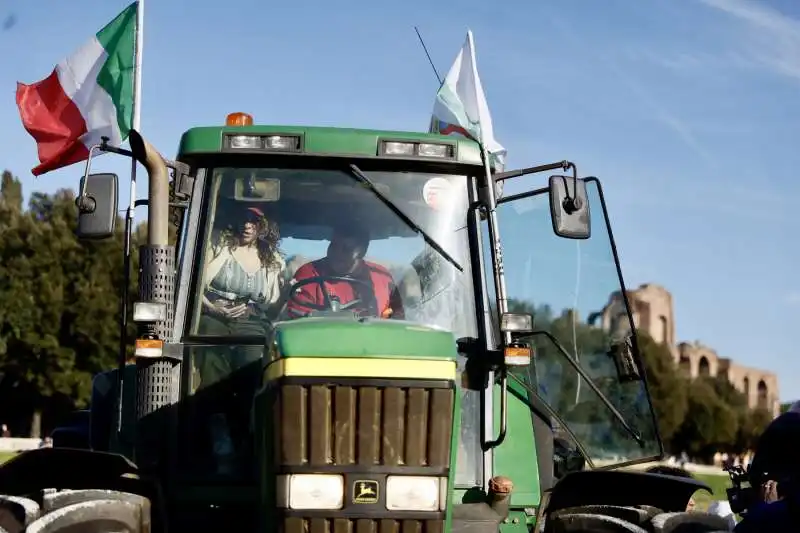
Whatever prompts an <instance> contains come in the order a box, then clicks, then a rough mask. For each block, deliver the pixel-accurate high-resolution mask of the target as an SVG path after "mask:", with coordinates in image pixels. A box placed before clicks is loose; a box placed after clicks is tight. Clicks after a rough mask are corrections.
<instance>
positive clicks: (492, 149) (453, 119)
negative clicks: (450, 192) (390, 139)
mask: <svg viewBox="0 0 800 533" xmlns="http://www.w3.org/2000/svg"><path fill="white" fill-rule="evenodd" d="M429 131H430V132H431V133H440V134H442V135H461V136H463V137H467V138H470V139H473V140H474V141H477V142H479V143H481V144H482V145H483V146H484V148H486V151H487V152H489V155H490V158H491V160H492V162H493V163H494V165H495V170H496V171H498V172H500V171H502V170H503V167H504V166H505V159H506V149H505V148H503V146H502V145H501V144H500V143H499V142H497V140H496V139H495V138H494V130H493V128H492V115H491V114H490V113H489V105H488V104H487V103H486V95H485V94H484V92H483V86H482V85H481V78H480V76H478V65H477V62H476V61H475V43H474V42H473V40H472V31H471V30H467V40H466V42H464V46H463V47H462V48H461V51H459V52H458V56H457V57H456V60H455V61H454V62H453V66H452V67H450V71H449V72H448V73H447V77H446V78H445V80H444V84H443V85H442V87H441V88H440V89H439V92H438V93H436V101H435V102H434V104H433V117H432V119H431V126H430V130H429Z"/></svg>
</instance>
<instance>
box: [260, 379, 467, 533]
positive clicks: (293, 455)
mask: <svg viewBox="0 0 800 533" xmlns="http://www.w3.org/2000/svg"><path fill="white" fill-rule="evenodd" d="M428 385H430V384H427V385H423V386H421V385H420V384H419V383H417V384H414V383H413V382H410V383H404V382H402V381H397V382H392V383H391V385H390V386H375V385H372V384H363V385H362V384H358V383H355V384H330V383H311V384H305V383H291V382H288V383H287V382H283V383H281V384H279V385H277V386H278V387H279V391H278V392H279V394H277V401H276V403H275V410H276V411H275V419H276V420H277V421H278V424H277V429H278V430H277V431H276V432H275V438H276V442H275V448H274V450H275V454H276V456H275V463H276V465H277V466H278V467H279V468H281V467H282V468H287V467H325V466H343V467H347V466H354V467H366V468H373V467H423V468H424V467H428V468H435V469H439V470H441V471H443V472H444V471H446V470H447V469H448V467H449V463H450V438H451V435H452V421H453V402H454V398H455V392H454V389H453V388H444V385H445V384H444V383H442V385H441V386H438V387H437V386H428ZM315 520H317V519H315ZM318 520H322V522H319V524H318V525H316V526H314V524H313V523H309V524H307V526H308V527H309V528H311V527H312V526H313V527H315V528H321V529H318V530H317V529H314V530H313V532H316V531H319V533H323V532H327V531H331V532H332V533H345V532H350V531H353V533H371V532H373V531H374V532H375V533H392V532H394V531H398V532H399V533H411V532H416V531H419V532H422V531H423V530H424V531H426V532H427V531H433V530H430V529H429V528H428V529H426V526H424V523H423V522H420V523H419V524H418V525H411V522H413V521H403V522H402V523H400V522H398V523H397V524H395V525H391V524H389V522H392V521H391V520H389V521H387V523H386V524H385V525H384V524H381V525H380V531H378V530H377V529H374V527H377V526H375V525H370V526H367V525H363V526H359V525H358V524H356V525H355V526H353V525H352V524H351V525H349V526H347V527H349V528H350V529H346V530H345V529H338V528H339V527H345V525H344V522H342V525H340V526H336V524H333V525H330V524H328V525H325V524H327V522H325V521H324V519H318ZM345 522H347V521H346V520H345ZM406 522H408V524H406ZM347 523H349V522H347ZM366 523H370V524H371V523H372V522H370V521H369V520H368V521H367V522H365V524H366ZM415 523H416V522H415ZM398 524H400V525H398ZM390 525H391V527H390ZM334 526H335V527H334ZM401 526H402V527H401ZM292 527H294V526H292ZM304 527H305V526H304ZM367 527H369V528H373V529H360V528H367ZM286 528H287V532H288V531H290V529H289V526H288V525H287V526H286ZM325 528H328V529H325ZM354 528H355V529H354ZM384 528H388V529H384ZM392 528H393V529H392ZM398 528H400V529H398ZM408 528H410V529H408ZM291 531H295V530H294V529H291ZM308 531H309V532H311V533H313V532H312V530H311V529H309V530H308Z"/></svg>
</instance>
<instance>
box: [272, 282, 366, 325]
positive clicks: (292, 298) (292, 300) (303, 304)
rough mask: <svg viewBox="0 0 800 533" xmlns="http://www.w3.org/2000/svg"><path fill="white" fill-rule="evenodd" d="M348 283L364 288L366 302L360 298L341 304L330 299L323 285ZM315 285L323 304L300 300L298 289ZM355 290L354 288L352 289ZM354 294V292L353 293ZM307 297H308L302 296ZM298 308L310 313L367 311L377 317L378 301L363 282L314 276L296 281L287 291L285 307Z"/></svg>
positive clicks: (362, 293)
mask: <svg viewBox="0 0 800 533" xmlns="http://www.w3.org/2000/svg"><path fill="white" fill-rule="evenodd" d="M326 282H329V283H342V282H344V283H349V284H350V285H360V286H361V287H363V288H364V290H363V291H361V295H362V296H364V295H366V296H367V298H366V299H367V301H366V302H363V301H362V298H354V299H353V300H350V301H349V302H346V303H341V302H339V301H338V300H336V299H335V298H332V297H331V295H330V294H329V293H328V291H327V290H326V287H325V283H326ZM312 284H313V285H317V286H318V287H319V288H320V290H321V292H322V298H323V302H322V303H319V302H316V301H311V300H308V299H305V298H304V299H300V298H298V296H300V294H301V292H300V289H301V288H302V287H305V286H306V285H312ZM354 289H355V287H354ZM354 292H355V291H354ZM303 296H306V298H307V296H308V295H303ZM291 304H294V306H296V307H299V308H300V309H307V310H311V311H334V312H335V311H350V310H356V309H360V310H361V313H363V312H365V311H368V312H371V313H373V314H374V316H379V313H378V301H377V299H376V298H375V294H374V293H373V290H372V286H371V285H370V284H369V283H366V282H364V281H361V280H358V279H355V278H351V277H347V276H314V277H310V278H304V279H301V280H298V281H296V282H295V283H294V284H293V285H292V286H291V287H290V289H289V297H288V298H287V301H286V307H289V309H290V310H291V308H292V305H291Z"/></svg>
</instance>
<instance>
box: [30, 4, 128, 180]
mask: <svg viewBox="0 0 800 533" xmlns="http://www.w3.org/2000/svg"><path fill="white" fill-rule="evenodd" d="M138 8H139V2H138V1H137V2H134V3H132V4H131V5H129V6H128V7H127V8H126V9H125V10H124V11H122V13H120V14H119V15H117V17H116V18H115V19H114V20H112V21H111V22H109V23H108V24H107V25H106V26H105V27H103V29H101V30H100V31H98V32H97V34H95V36H94V37H92V38H91V39H90V40H89V41H88V42H86V43H85V44H84V45H83V46H82V47H80V48H79V49H78V50H77V51H76V52H75V53H73V54H72V55H71V56H69V57H67V58H66V59H63V60H62V61H61V62H59V63H58V65H56V67H55V69H54V70H53V72H52V73H51V74H50V75H49V76H48V77H46V78H45V79H43V80H41V81H38V82H36V83H33V84H31V85H25V84H23V83H17V107H18V108H19V114H20V118H21V119H22V124H23V126H25V129H26V130H27V131H28V133H30V135H31V136H32V137H33V138H34V140H35V141H36V144H37V149H38V152H39V163H40V164H39V165H38V166H36V167H35V168H34V169H33V170H32V171H31V172H32V173H33V175H34V176H39V175H41V174H44V173H46V172H50V171H51V170H56V169H59V168H62V167H65V166H68V165H71V164H73V163H77V162H79V161H85V160H86V159H87V158H88V157H89V149H90V148H91V147H92V146H94V145H96V144H99V143H100V142H101V138H102V137H108V139H109V143H110V144H112V145H114V146H118V145H120V144H121V143H122V141H124V140H125V139H127V138H128V133H129V132H130V130H131V127H132V124H133V116H134V76H135V61H134V53H135V44H136V31H137V27H136V24H137V23H136V15H137V9H138Z"/></svg>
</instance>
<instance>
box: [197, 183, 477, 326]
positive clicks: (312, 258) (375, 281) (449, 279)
mask: <svg viewBox="0 0 800 533" xmlns="http://www.w3.org/2000/svg"><path fill="white" fill-rule="evenodd" d="M356 170H357V171H358V172H359V173H363V176H364V177H366V178H368V181H369V183H368V184H367V183H365V182H364V181H363V180H361V179H360V178H359V176H357V175H354V173H353V171H352V170H351V169H350V168H349V167H346V168H345V169H343V170H330V169H325V170H321V169H285V168H284V169H279V168H216V169H213V170H211V171H210V172H209V175H210V183H209V185H208V186H207V187H206V190H207V191H208V199H207V200H206V202H205V216H204V221H203V229H202V233H201V235H203V236H204V238H203V239H202V240H201V241H202V244H203V246H202V250H201V253H200V265H201V271H200V275H199V276H197V275H196V276H195V279H196V287H195V288H196V290H195V291H194V293H195V303H194V313H192V316H191V324H190V328H189V331H190V334H193V335H203V336H225V335H240V336H255V335H259V336H260V335H263V333H261V331H262V330H263V326H264V325H266V324H269V323H272V322H274V321H276V320H284V319H293V318H298V317H301V316H307V315H309V314H311V315H319V314H331V313H336V312H349V313H351V315H352V313H353V312H354V311H362V312H367V311H369V310H367V309H366V307H367V306H366V305H364V306H361V305H352V306H349V304H350V301H351V300H354V299H360V300H362V303H363V302H366V301H368V300H370V301H372V299H373V297H374V298H375V300H378V301H380V302H379V303H380V304H381V309H378V313H369V314H371V315H372V316H381V317H383V318H395V319H404V320H409V321H413V322H419V323H422V324H426V325H430V326H437V327H441V328H444V329H447V330H450V331H453V332H454V333H455V334H456V336H457V337H458V336H467V335H474V334H475V313H474V311H470V309H471V308H472V306H473V304H472V301H473V298H474V296H473V291H472V288H471V287H472V282H471V274H470V271H469V255H468V240H467V230H466V222H465V221H466V211H467V206H468V197H467V196H468V194H467V191H468V188H467V184H468V179H467V177H465V176H456V175H447V174H429V173H415V172H386V171H370V170H361V169H356ZM373 186H374V189H376V190H377V191H378V193H379V194H376V193H375V191H373V190H370V189H371V187H373ZM381 196H382V197H383V199H382V198H380V197H381ZM387 201H388V202H387ZM387 203H389V204H391V207H390V206H389V205H387ZM393 208H395V209H393ZM396 210H399V211H400V212H401V213H402V216H401V215H399V214H398V213H397V212H396ZM423 235H424V236H425V237H428V242H426V238H425V237H424V236H423ZM431 241H433V242H431ZM432 244H433V245H432ZM437 249H439V250H440V251H437ZM442 252H444V254H443V253H442ZM356 264H357V266H353V265H356ZM351 267H352V268H351ZM362 270H363V271H364V272H366V273H367V274H366V275H364V276H359V274H360V273H361V271H362ZM298 271H299V273H298ZM309 273H311V274H313V275H309ZM320 277H322V278H326V279H327V278H330V277H334V278H340V277H345V278H351V277H352V278H354V279H355V280H356V282H353V283H351V284H349V285H351V286H349V287H344V288H342V287H338V286H337V284H336V283H335V280H334V282H328V281H325V283H326V284H325V287H326V288H327V290H325V291H322V289H321V286H320V285H319V282H318V281H314V280H311V281H310V282H309V280H308V279H306V278H320ZM298 281H300V282H302V283H303V284H306V285H307V286H306V287H300V288H299V289H298V290H297V291H293V290H289V287H290V286H294V285H297V283H298ZM323 281H324V280H323ZM307 282H308V283H307ZM362 285H367V286H370V287H369V288H371V289H372V290H371V291H362ZM337 287H338V288H337ZM384 289H385V290H384ZM315 291H318V292H319V293H320V295H321V297H320V298H319V301H316V302H314V305H310V304H308V305H306V304H307V303H308V302H306V301H301V298H300V297H299V296H297V294H298V293H299V292H303V294H304V295H305V296H308V294H310V293H313V292H315ZM362 292H370V294H369V295H367V296H365V295H363V294H362ZM307 293H308V294H307ZM331 294H332V295H334V300H336V302H335V304H336V305H331V302H328V301H325V300H327V296H329V295H331ZM293 297H297V298H296V300H297V302H300V303H302V304H303V305H299V304H298V305H294V306H293V305H292V298H293ZM381 300H385V301H381ZM297 302H295V303H297ZM287 303H288V305H287ZM362 307H363V308H362ZM385 307H391V309H390V311H389V312H385V311H386V309H385ZM298 310H299V311H298ZM373 311H374V310H373ZM242 318H247V320H246V321H243V320H240V319H242ZM233 320H237V321H239V322H242V325H240V326H239V327H238V328H233V329H232V328H230V327H227V326H228V325H229V324H228V323H229V322H231V321H233ZM244 322H247V324H244ZM221 323H222V324H221Z"/></svg>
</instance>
